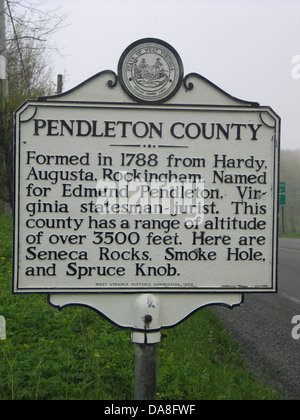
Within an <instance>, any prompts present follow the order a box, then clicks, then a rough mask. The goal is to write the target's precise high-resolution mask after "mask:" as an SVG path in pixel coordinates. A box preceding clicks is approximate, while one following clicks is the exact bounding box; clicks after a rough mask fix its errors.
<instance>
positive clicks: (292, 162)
mask: <svg viewBox="0 0 300 420" xmlns="http://www.w3.org/2000/svg"><path fill="white" fill-rule="evenodd" d="M299 179H300V149H298V150H282V151H281V157H280V181H284V182H286V193H287V205H286V206H285V207H284V217H285V234H286V236H289V237H292V236H293V237H300V184H299ZM280 211H281V212H282V208H281V209H280ZM280 216H282V214H281V215H280ZM279 222H280V232H282V217H280V218H279Z"/></svg>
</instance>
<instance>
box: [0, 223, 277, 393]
mask: <svg viewBox="0 0 300 420" xmlns="http://www.w3.org/2000/svg"><path fill="white" fill-rule="evenodd" d="M11 282H12V218H11V217H9V216H0V315H2V316H4V317H5V319H6V323H7V339H6V340H2V341H0V400H132V399H133V397H134V396H133V392H134V345H133V344H132V343H131V340H130V331H126V330H122V329H120V328H117V327H115V326H114V325H111V324H110V323H109V322H108V321H106V320H104V319H103V318H102V317H101V316H99V315H98V314H97V313H95V312H94V311H92V310H90V309H85V308H79V307H72V308H67V309H64V310H63V311H61V312H59V311H58V310H57V309H54V308H52V307H50V306H49V305H48V303H47V298H46V296H44V295H12V291H11ZM164 333H165V334H166V335H167V337H166V338H164V340H163V341H162V343H160V344H159V346H158V383H157V393H158V395H157V398H158V400H276V399H280V396H279V395H278V394H277V393H276V392H275V391H274V389H272V388H271V387H268V386H267V385H266V384H265V383H264V382H262V381H260V380H258V379H257V378H256V376H255V375H254V374H253V373H251V372H250V371H249V369H248V367H247V366H246V364H245V362H244V361H243V359H242V356H241V354H240V352H239V349H238V345H237V344H236V343H235V342H234V341H233V339H232V337H230V335H228V334H227V333H226V332H225V331H224V328H223V326H222V324H221V322H220V320H219V319H218V317H217V315H216V314H215V313H214V312H213V311H212V310H209V309H204V310H201V311H199V312H198V313H197V314H195V315H193V316H192V317H191V318H190V319H188V320H187V321H185V322H184V323H183V324H181V325H180V326H178V327H176V328H173V329H170V330H167V331H164Z"/></svg>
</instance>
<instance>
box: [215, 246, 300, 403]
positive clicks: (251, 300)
mask: <svg viewBox="0 0 300 420" xmlns="http://www.w3.org/2000/svg"><path fill="white" fill-rule="evenodd" d="M217 311H218V313H219V314H220V315H221V318H222V319H223V321H224V323H225V326H226V327H227V329H228V330H229V331H230V332H231V333H232V334H233V335H234V336H235V338H236V339H237V340H238V341H239V343H240V344H241V347H242V349H243V354H244V357H245V359H246V360H247V361H248V362H249V363H250V365H251V366H252V367H253V368H254V369H255V370H256V371H257V372H258V373H259V374H262V375H263V376H264V375H267V377H268V380H270V381H272V383H274V384H275V385H276V387H277V388H278V389H279V390H282V391H285V393H286V395H287V398H296V399H300V340H294V339H293V338H292V329H293V328H294V327H295V325H292V318H293V317H294V316H295V315H299V316H300V240H298V239H280V241H279V289H278V294H255V295H249V294H247V295H245V302H244V304H243V305H242V306H240V307H238V308H235V309H234V310H228V309H226V308H218V309H217Z"/></svg>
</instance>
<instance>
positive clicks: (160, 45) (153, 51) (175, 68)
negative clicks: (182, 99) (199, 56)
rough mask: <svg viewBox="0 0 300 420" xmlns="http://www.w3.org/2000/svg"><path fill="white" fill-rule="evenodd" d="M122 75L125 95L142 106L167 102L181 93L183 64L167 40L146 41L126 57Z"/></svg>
mask: <svg viewBox="0 0 300 420" xmlns="http://www.w3.org/2000/svg"><path fill="white" fill-rule="evenodd" d="M118 75H119V80H120V83H121V86H122V88H123V89H124V90H125V92H126V93H127V94H128V95H129V96H130V97H132V98H133V99H135V100H136V101H137V102H140V103H152V104H153V103H156V104H158V103H163V102H166V101H167V100H169V99H170V98H171V97H172V96H174V95H175V93H176V92H177V91H178V89H179V88H180V86H181V84H182V80H183V64H182V61H181V58H180V57H179V55H178V53H177V51H176V50H175V49H174V48H173V47H172V46H171V45H169V44H167V43H166V42H164V41H161V40H159V39H155V38H146V39H141V40H139V41H136V42H134V43H133V44H131V45H130V46H129V47H128V48H127V49H126V50H125V51H124V53H123V54H122V56H121V58H120V61H119V65H118Z"/></svg>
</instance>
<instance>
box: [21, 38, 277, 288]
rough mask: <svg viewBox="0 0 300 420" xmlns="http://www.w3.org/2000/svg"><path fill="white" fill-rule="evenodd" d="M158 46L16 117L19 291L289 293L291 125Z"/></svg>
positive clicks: (137, 47) (140, 48) (128, 55)
mask: <svg viewBox="0 0 300 420" xmlns="http://www.w3.org/2000/svg"><path fill="white" fill-rule="evenodd" d="M149 45H150V41H148V43H145V42H144V43H141V42H138V43H135V44H134V45H133V47H130V48H129V49H128V50H126V51H125V53H124V55H123V56H122V58H121V60H120V63H119V81H120V83H118V82H117V78H116V76H115V75H114V74H113V73H112V72H103V73H100V74H99V75H97V76H95V77H94V78H92V79H90V80H89V81H88V82H87V83H85V84H83V85H81V86H79V87H78V88H76V89H74V90H73V91H71V92H68V93H66V94H64V95H60V96H57V97H52V98H41V99H40V100H39V101H29V102H26V103H25V104H24V105H23V106H22V107H21V108H20V109H19V110H18V111H17V112H16V141H15V159H16V175H15V176H16V211H15V264H14V272H15V276H14V291H15V292H16V293H32V292H37V293H90V294H91V293H93V294H94V293H103V292H105V293H109V292H112V293H116V292H122V293H136V292H140V293H146V292H147V293H149V292H150V293H161V292H163V293H165V292H170V293H171V292H177V293H178V292H180V293H191V292H194V293H196V292H198V293H199V292H216V293H237V292H238V293H243V292H260V291H261V292H266V291H275V290H276V273H277V197H278V161H279V155H278V153H279V128H280V127H279V126H280V119H279V117H278V116H277V115H276V114H275V113H274V112H273V111H272V110H271V109H270V108H269V107H260V106H259V105H258V104H255V103H249V102H243V101H239V100H237V99H235V98H233V97H231V96H230V95H228V94H226V93H225V92H223V91H221V90H220V89H219V88H217V87H216V86H214V85H213V84H212V83H210V82H209V81H207V80H205V79H203V78H202V77H201V76H198V75H195V74H193V75H190V76H188V77H187V78H185V79H184V80H183V77H182V69H183V68H182V63H181V61H180V59H179V58H178V57H177V55H176V52H174V50H173V49H170V50H169V51H170V54H168V49H167V46H166V45H167V44H165V43H162V42H161V41H160V42H158V41H157V42H156V44H155V43H154V41H153V40H152V44H151V45H152V49H151V48H150V47H149ZM112 79H113V80H112ZM188 82H192V83H188ZM128 95H129V96H128ZM199 98H200V99H199Z"/></svg>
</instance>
